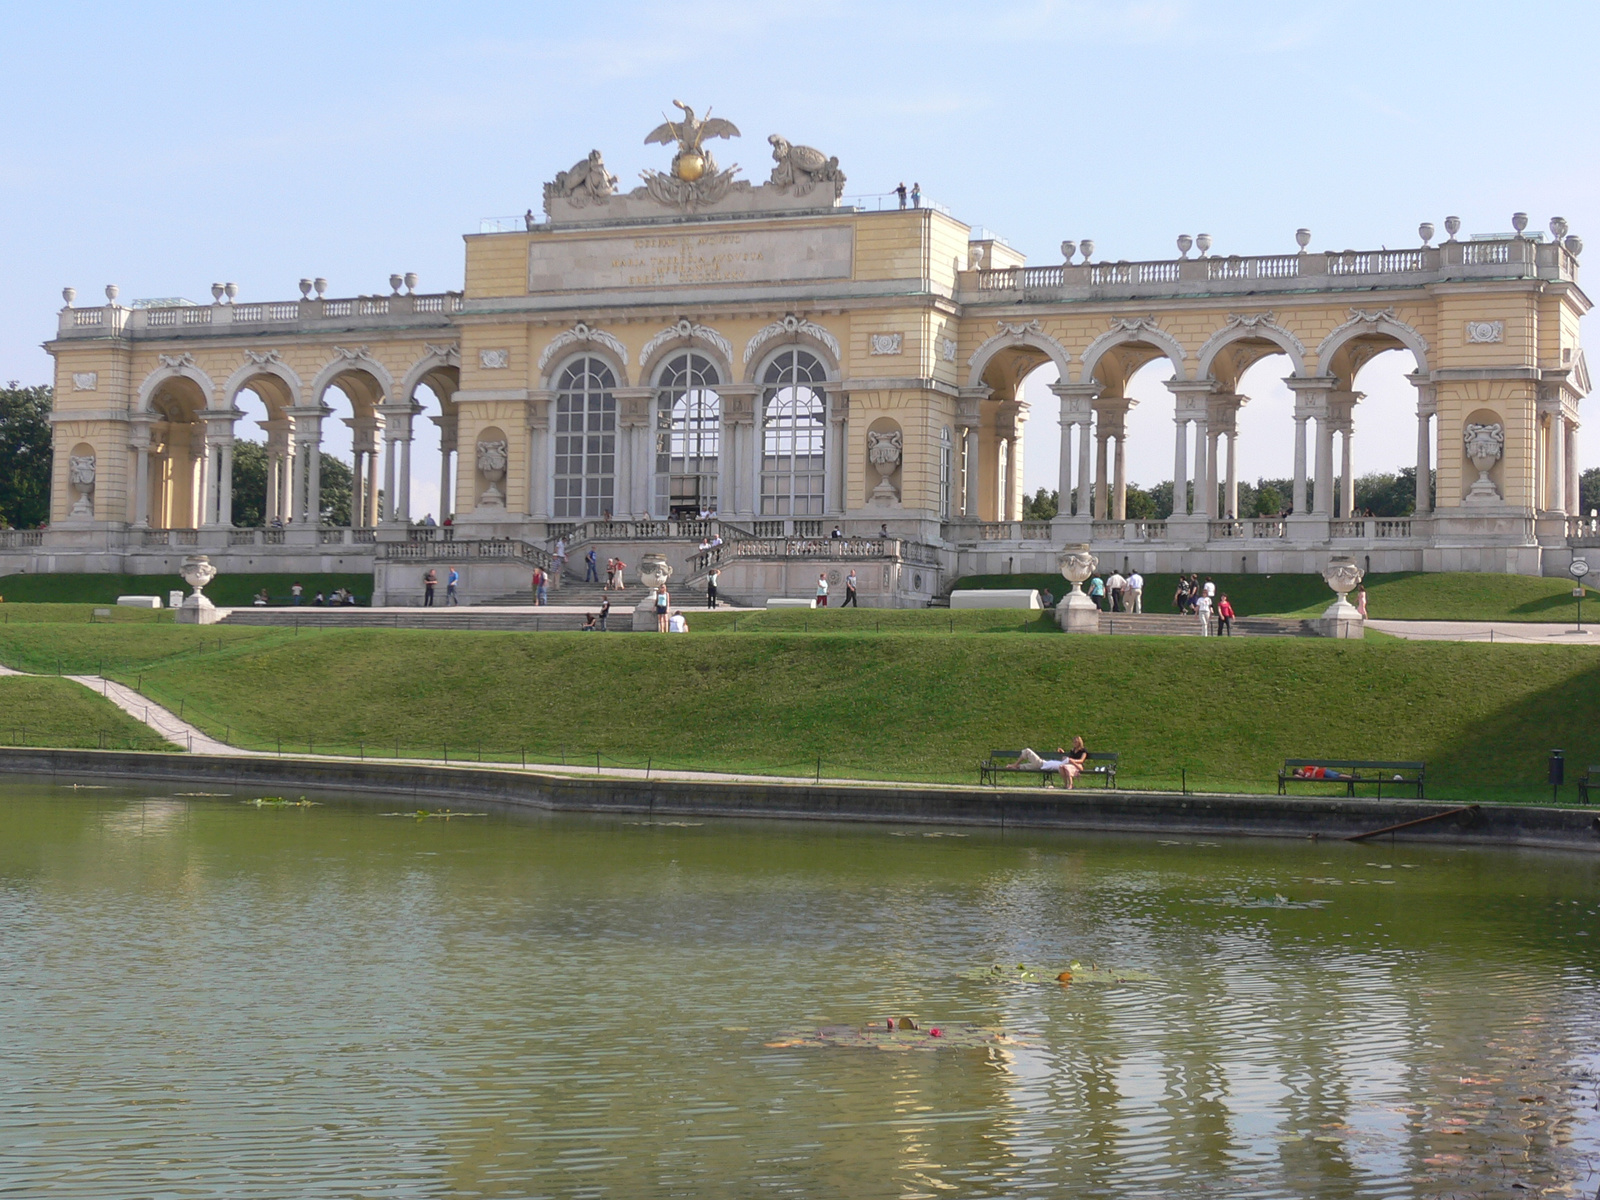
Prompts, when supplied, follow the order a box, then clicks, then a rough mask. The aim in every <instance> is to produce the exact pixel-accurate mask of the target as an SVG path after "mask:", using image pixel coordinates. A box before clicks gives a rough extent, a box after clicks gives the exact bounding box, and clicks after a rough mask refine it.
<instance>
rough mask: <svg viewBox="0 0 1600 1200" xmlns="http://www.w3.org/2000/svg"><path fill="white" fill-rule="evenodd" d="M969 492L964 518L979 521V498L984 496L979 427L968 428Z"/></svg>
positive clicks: (966, 498)
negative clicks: (979, 455) (979, 449)
mask: <svg viewBox="0 0 1600 1200" xmlns="http://www.w3.org/2000/svg"><path fill="white" fill-rule="evenodd" d="M966 441H967V490H966V496H965V500H966V509H965V512H964V514H963V515H964V516H967V517H970V518H971V519H972V520H974V521H976V520H977V519H978V497H979V496H981V495H982V494H983V490H982V488H983V485H982V478H983V471H982V468H981V466H980V464H979V461H978V427H977V426H976V425H969V426H968V427H967V438H966Z"/></svg>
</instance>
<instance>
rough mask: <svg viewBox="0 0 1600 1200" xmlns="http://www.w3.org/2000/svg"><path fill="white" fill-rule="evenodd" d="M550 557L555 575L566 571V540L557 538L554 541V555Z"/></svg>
mask: <svg viewBox="0 0 1600 1200" xmlns="http://www.w3.org/2000/svg"><path fill="white" fill-rule="evenodd" d="M550 557H551V559H552V560H553V562H552V564H551V565H552V566H554V567H555V569H556V574H557V575H559V574H561V572H563V571H565V570H566V569H567V539H566V538H564V537H558V538H557V539H556V549H555V553H554V554H552V555H551V556H550Z"/></svg>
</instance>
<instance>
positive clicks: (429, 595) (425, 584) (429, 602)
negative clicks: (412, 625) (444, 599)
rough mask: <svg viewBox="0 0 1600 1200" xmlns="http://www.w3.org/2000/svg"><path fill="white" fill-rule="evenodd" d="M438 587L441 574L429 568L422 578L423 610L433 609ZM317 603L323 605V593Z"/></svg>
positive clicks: (319, 593) (319, 595)
mask: <svg viewBox="0 0 1600 1200" xmlns="http://www.w3.org/2000/svg"><path fill="white" fill-rule="evenodd" d="M438 586H439V573H438V572H437V571H435V570H434V569H433V568H432V567H429V568H428V573H427V574H426V575H424V576H423V577H422V607H423V608H432V607H433V589H434V588H436V587H438ZM317 603H318V604H321V603H322V593H321V592H318V593H317Z"/></svg>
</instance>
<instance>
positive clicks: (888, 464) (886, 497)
mask: <svg viewBox="0 0 1600 1200" xmlns="http://www.w3.org/2000/svg"><path fill="white" fill-rule="evenodd" d="M903 447H904V439H903V438H902V437H901V434H900V431H899V430H898V429H896V430H893V431H891V432H887V433H880V432H879V431H877V430H876V429H869V430H868V431H867V461H868V462H869V463H871V464H872V467H873V469H874V470H875V471H877V472H878V474H879V475H880V476H882V478H881V479H879V480H878V486H877V487H875V488H873V489H872V502H873V503H874V504H879V505H885V506H888V507H899V504H900V493H899V492H897V491H895V490H894V484H892V483H890V482H889V478H890V476H892V475H893V474H894V473H895V472H896V471H898V470H899V469H900V458H901V455H902V453H903Z"/></svg>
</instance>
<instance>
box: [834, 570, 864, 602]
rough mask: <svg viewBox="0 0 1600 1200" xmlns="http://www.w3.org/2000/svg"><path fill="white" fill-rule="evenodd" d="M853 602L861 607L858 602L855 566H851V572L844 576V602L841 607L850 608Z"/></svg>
mask: <svg viewBox="0 0 1600 1200" xmlns="http://www.w3.org/2000/svg"><path fill="white" fill-rule="evenodd" d="M852 604H854V605H855V606H856V607H857V608H860V607H861V605H860V604H857V603H856V571H855V568H854V567H851V568H850V574H848V575H846V576H845V577H844V603H843V604H841V605H839V607H840V608H849V607H850V606H851V605H852Z"/></svg>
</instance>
